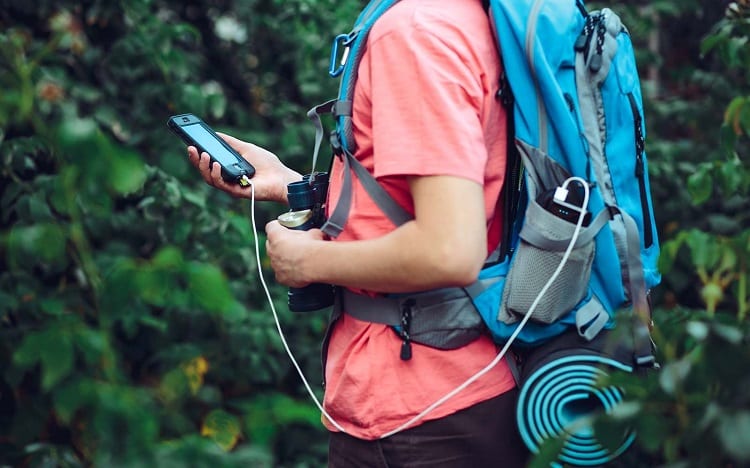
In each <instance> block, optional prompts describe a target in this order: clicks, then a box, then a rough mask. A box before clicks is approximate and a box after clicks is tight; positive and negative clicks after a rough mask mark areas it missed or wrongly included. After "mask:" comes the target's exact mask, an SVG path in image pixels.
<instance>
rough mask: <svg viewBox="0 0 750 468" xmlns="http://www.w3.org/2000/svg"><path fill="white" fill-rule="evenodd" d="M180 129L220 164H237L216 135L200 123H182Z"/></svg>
mask: <svg viewBox="0 0 750 468" xmlns="http://www.w3.org/2000/svg"><path fill="white" fill-rule="evenodd" d="M182 129H183V130H184V131H185V133H187V134H188V135H190V137H192V139H193V140H195V142H196V143H198V144H199V145H201V146H202V147H203V150H204V151H206V152H207V153H208V154H210V155H211V157H212V158H214V159H215V160H216V161H218V162H219V163H220V164H221V165H223V166H232V165H234V164H237V158H236V157H235V156H234V155H232V154H231V153H230V152H229V150H227V148H226V147H225V146H224V145H223V144H222V143H221V141H219V140H217V139H216V138H218V137H214V136H213V135H212V134H211V133H209V132H208V130H206V129H205V127H203V125H201V124H200V123H195V124H191V125H183V126H182Z"/></svg>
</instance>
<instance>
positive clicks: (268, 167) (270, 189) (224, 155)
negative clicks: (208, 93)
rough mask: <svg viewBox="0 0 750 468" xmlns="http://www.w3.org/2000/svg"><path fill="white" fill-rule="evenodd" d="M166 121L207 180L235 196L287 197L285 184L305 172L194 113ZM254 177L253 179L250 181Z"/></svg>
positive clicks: (270, 198) (293, 180)
mask: <svg viewBox="0 0 750 468" xmlns="http://www.w3.org/2000/svg"><path fill="white" fill-rule="evenodd" d="M167 125H168V126H169V128H170V130H172V131H173V132H174V133H175V134H176V135H178V136H179V137H180V138H181V139H182V141H183V142H185V144H187V145H188V158H189V159H190V162H191V163H192V164H193V165H194V166H195V167H196V168H197V169H198V170H199V171H200V174H201V176H202V177H203V180H205V181H206V183H207V184H209V185H211V186H213V187H216V188H218V189H220V190H223V191H225V192H227V193H229V194H230V195H233V196H235V197H243V198H250V196H251V193H252V190H253V188H251V187H250V184H251V183H252V185H253V187H254V190H255V198H256V199H257V200H269V201H278V202H285V201H286V186H287V184H288V183H289V182H295V181H298V180H301V179H302V176H301V175H300V174H299V173H297V172H295V171H293V170H292V169H290V168H288V167H287V166H285V165H284V164H283V163H282V162H281V161H280V160H279V158H278V157H277V156H276V155H275V154H273V153H271V152H270V151H267V150H265V149H263V148H261V147H259V146H256V145H253V144H251V143H248V142H246V141H242V140H239V139H237V138H234V137H232V136H229V135H226V134H219V133H216V132H214V131H213V129H211V127H209V126H208V125H207V124H206V123H205V122H203V121H202V120H201V119H200V118H199V117H197V116H195V115H193V114H180V115H174V116H172V117H170V118H169V120H168V122H167ZM251 178H252V182H251Z"/></svg>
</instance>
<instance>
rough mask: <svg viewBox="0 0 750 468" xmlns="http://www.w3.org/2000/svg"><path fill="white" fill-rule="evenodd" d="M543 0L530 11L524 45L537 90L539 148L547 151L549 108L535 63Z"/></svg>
mask: <svg viewBox="0 0 750 468" xmlns="http://www.w3.org/2000/svg"><path fill="white" fill-rule="evenodd" d="M542 3H544V2H543V0H536V1H535V2H534V4H533V5H532V6H531V12H530V13H529V19H528V21H527V23H526V41H525V44H524V47H525V48H526V59H527V62H528V64H529V70H530V71H531V76H532V77H533V79H534V89H535V90H536V108H537V114H538V115H539V118H538V127H539V149H541V150H542V151H544V152H545V153H548V152H549V148H548V146H549V143H548V137H547V109H546V108H545V107H544V101H543V100H542V93H541V90H540V89H539V83H538V82H537V78H536V66H535V64H534V38H535V37H536V29H537V22H538V21H539V12H540V11H541V9H542Z"/></svg>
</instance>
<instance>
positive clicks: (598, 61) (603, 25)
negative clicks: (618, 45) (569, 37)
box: [589, 14, 607, 73]
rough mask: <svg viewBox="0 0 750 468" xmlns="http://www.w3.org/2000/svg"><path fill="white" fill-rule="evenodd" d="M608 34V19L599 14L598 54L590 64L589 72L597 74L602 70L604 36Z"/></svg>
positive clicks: (597, 29)
mask: <svg viewBox="0 0 750 468" xmlns="http://www.w3.org/2000/svg"><path fill="white" fill-rule="evenodd" d="M606 34H607V21H606V17H605V15H603V14H599V16H597V25H596V54H595V55H594V56H593V57H591V62H590V63H589V70H591V71H592V72H594V73H597V72H598V71H599V70H601V68H602V62H603V60H604V59H603V58H602V55H603V54H604V36H605V35H606Z"/></svg>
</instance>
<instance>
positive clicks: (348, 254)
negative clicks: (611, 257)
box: [189, 0, 526, 468]
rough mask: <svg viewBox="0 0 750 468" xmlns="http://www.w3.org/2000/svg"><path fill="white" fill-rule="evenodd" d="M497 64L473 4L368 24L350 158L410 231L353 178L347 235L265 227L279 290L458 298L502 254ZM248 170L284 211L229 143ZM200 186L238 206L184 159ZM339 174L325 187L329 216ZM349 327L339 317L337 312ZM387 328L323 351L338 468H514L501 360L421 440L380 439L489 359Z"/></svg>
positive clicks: (430, 418)
mask: <svg viewBox="0 0 750 468" xmlns="http://www.w3.org/2000/svg"><path fill="white" fill-rule="evenodd" d="M500 75H501V65H500V63H499V59H498V52H497V50H496V47H495V43H494V38H493V36H492V34H491V31H490V26H489V21H488V17H487V14H486V12H485V10H484V9H483V7H482V4H481V1H480V0H402V1H401V2H399V3H397V4H396V5H395V6H393V7H392V8H391V9H390V10H388V11H387V12H386V13H385V14H384V15H383V16H382V17H381V18H380V19H379V20H378V21H377V22H376V24H375V26H374V27H373V29H372V31H371V32H370V35H369V37H368V42H367V48H366V51H365V53H364V55H363V56H362V61H361V63H360V66H359V75H358V79H357V84H356V88H355V92H354V100H353V102H354V108H353V130H354V138H355V141H356V143H357V151H356V153H355V157H356V158H357V160H358V161H360V162H361V163H362V164H363V165H364V166H365V167H366V168H367V169H368V170H369V171H370V172H371V173H373V174H374V175H375V177H376V178H377V180H378V182H379V183H380V184H381V185H382V186H383V187H384V188H385V189H386V190H387V192H388V193H389V194H390V195H391V196H392V197H393V198H394V200H395V201H396V202H397V203H398V204H399V205H401V206H402V207H403V208H404V209H405V210H407V211H408V212H409V213H411V214H413V217H414V218H413V220H411V221H409V222H407V223H405V224H403V225H401V226H398V227H396V226H394V225H393V224H392V223H391V222H390V221H389V220H388V219H387V218H386V217H385V216H384V215H383V213H381V212H380V210H379V209H378V208H377V206H376V205H375V204H374V203H373V201H372V200H371V199H370V197H369V196H368V195H367V193H366V192H365V190H364V189H363V188H362V186H361V185H360V183H359V181H358V180H357V179H356V178H355V179H354V180H353V183H354V192H353V197H352V205H351V212H350V215H349V218H348V222H347V224H346V226H345V227H344V230H343V232H342V233H341V234H340V235H339V236H338V237H337V238H336V239H331V240H329V239H326V238H325V236H324V235H323V233H322V232H321V231H319V230H317V229H315V230H310V231H294V230H289V229H286V228H284V227H282V226H281V225H279V223H278V222H276V221H272V222H270V223H269V224H268V225H267V226H266V233H267V239H268V240H267V244H266V248H267V253H268V256H269V258H270V260H271V266H272V267H273V269H274V272H275V274H276V279H277V280H278V281H279V282H280V283H282V284H285V285H287V286H291V287H302V286H305V285H307V284H309V283H330V284H334V285H337V286H339V287H344V288H348V289H349V290H352V291H354V292H357V293H362V294H383V293H404V292H414V291H425V290H430V289H435V288H441V287H449V286H464V285H467V284H470V283H472V282H473V281H474V280H476V278H477V274H478V272H479V270H480V269H481V267H482V265H483V263H484V260H485V258H486V256H487V254H488V253H489V252H490V251H491V250H492V249H493V248H494V247H495V246H496V245H497V244H498V242H499V239H500V233H501V230H502V229H501V228H502V226H501V222H502V213H498V212H497V208H498V204H497V200H498V197H499V193H500V190H501V188H502V185H503V181H504V168H505V145H506V134H505V129H506V121H505V112H504V109H503V108H502V106H501V104H500V102H499V100H498V99H497V98H496V94H497V90H498V86H499V77H500ZM226 140H227V141H228V142H229V144H230V145H232V146H233V147H234V148H236V149H237V150H238V151H239V152H240V154H242V155H243V156H244V157H245V158H247V159H248V160H249V161H250V162H251V163H252V164H253V165H254V166H255V168H256V175H255V177H254V178H253V183H254V186H255V193H256V198H257V199H259V200H275V201H285V189H286V184H287V183H289V182H292V181H296V180H300V179H301V176H300V175H299V174H298V173H296V172H294V171H292V170H291V169H289V168H287V167H286V166H284V165H283V164H282V163H281V162H280V161H279V159H278V158H277V157H276V156H275V155H273V154H272V153H270V152H268V151H266V150H264V149H261V148H259V147H257V146H254V145H252V144H250V143H246V142H242V141H239V140H237V139H235V138H232V137H229V136H226ZM189 156H190V159H191V161H192V162H193V164H195V165H196V167H198V168H199V170H200V172H201V174H202V175H203V177H204V179H205V180H206V182H208V183H209V184H211V185H213V186H216V187H218V188H220V189H222V190H225V191H227V192H229V193H231V194H234V195H236V196H244V197H247V196H249V189H248V188H240V187H239V186H230V185H228V184H226V183H225V182H224V181H223V180H222V179H221V176H220V169H219V167H218V165H215V166H214V167H213V168H211V167H209V159H208V156H207V155H205V154H204V155H202V156H200V157H199V155H198V154H197V152H196V151H195V149H194V148H192V147H191V148H189ZM342 177H343V166H342V163H341V161H340V160H338V159H337V160H335V161H334V165H333V167H332V171H331V175H330V192H329V193H330V195H329V200H328V207H329V210H330V209H331V207H333V206H336V203H337V201H338V195H339V192H340V188H341V182H342ZM344 312H346V310H344ZM401 345H402V339H401V338H400V337H399V336H398V335H397V334H396V333H395V332H394V331H393V329H392V328H391V327H389V326H387V325H382V324H377V323H370V322H364V321H360V320H357V319H355V318H353V317H351V316H350V315H348V314H346V313H344V314H343V315H342V316H341V317H340V318H339V319H338V320H337V321H336V323H335V324H334V327H333V330H332V333H331V335H330V341H329V344H328V347H327V356H326V357H327V363H326V369H325V376H326V387H325V398H324V406H325V408H326V411H327V413H328V414H329V415H330V416H331V417H332V418H333V419H334V420H335V421H336V422H337V423H338V424H339V425H340V426H341V427H343V428H344V430H345V431H346V433H342V432H341V431H339V430H337V429H336V428H335V427H334V426H333V425H332V424H331V423H330V422H329V421H327V420H325V419H324V423H325V424H326V425H327V427H328V428H329V429H330V430H331V440H330V450H329V466H331V467H359V466H372V467H393V466H417V465H419V466H429V467H441V466H444V467H451V468H453V467H464V466H466V467H484V466H504V467H516V466H522V465H523V462H524V458H525V455H526V453H525V447H524V445H523V442H522V441H521V440H520V438H519V436H518V434H517V431H516V429H515V401H516V390H515V383H514V381H513V377H512V375H511V373H510V371H509V369H508V367H507V364H506V362H505V361H501V362H500V363H499V364H498V365H496V366H495V367H494V368H492V369H491V370H490V371H489V372H487V373H486V374H484V375H482V376H481V377H480V378H478V379H477V380H476V381H474V382H473V383H472V384H471V385H469V386H468V387H467V388H466V389H464V390H463V391H461V392H459V393H458V394H457V395H455V396H454V397H452V398H450V399H449V400H448V401H447V402H445V403H444V404H442V405H440V406H438V407H436V408H435V409H434V410H432V411H431V412H429V413H428V414H427V415H426V416H425V417H424V418H422V419H421V420H419V421H417V422H416V423H415V425H413V426H411V427H410V428H407V429H406V430H403V431H401V432H399V433H397V434H395V435H393V436H390V437H386V438H382V439H381V436H383V435H384V434H387V433H389V432H391V431H393V430H394V429H397V428H399V427H401V426H402V425H403V424H405V423H407V422H408V421H410V420H411V419H412V418H413V417H414V416H415V415H417V414H419V413H421V412H422V411H423V410H424V409H425V408H427V407H428V406H430V405H431V404H432V403H434V402H435V401H437V400H438V399H440V398H441V397H443V396H444V395H445V394H447V393H448V392H450V391H451V390H453V389H454V388H456V387H457V386H459V385H460V384H462V383H463V382H465V381H466V380H467V379H468V378H470V377H472V376H473V375H474V374H476V373H477V372H479V371H480V370H482V369H483V368H484V367H485V366H486V365H487V364H488V363H489V362H491V361H492V360H493V359H494V358H495V356H496V355H497V349H496V347H495V345H494V344H493V342H492V340H491V339H490V338H489V337H488V336H481V337H480V338H479V339H476V340H474V341H472V342H471V343H469V344H467V345H465V346H462V347H460V348H458V349H453V350H439V349H435V348H431V347H428V346H424V345H419V344H413V345H412V346H413V352H412V358H411V359H409V360H403V359H400V358H399V352H398V350H399V349H400V347H401Z"/></svg>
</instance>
